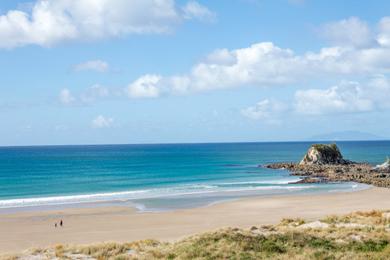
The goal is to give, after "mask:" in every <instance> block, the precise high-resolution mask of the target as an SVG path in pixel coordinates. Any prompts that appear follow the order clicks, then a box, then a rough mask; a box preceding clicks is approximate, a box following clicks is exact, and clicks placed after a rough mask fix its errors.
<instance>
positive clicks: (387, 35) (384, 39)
mask: <svg viewBox="0 0 390 260" xmlns="http://www.w3.org/2000/svg"><path fill="white" fill-rule="evenodd" d="M377 41H378V43H379V44H380V45H382V46H386V47H390V17H383V18H382V19H381V21H380V22H379V34H378V36H377Z"/></svg>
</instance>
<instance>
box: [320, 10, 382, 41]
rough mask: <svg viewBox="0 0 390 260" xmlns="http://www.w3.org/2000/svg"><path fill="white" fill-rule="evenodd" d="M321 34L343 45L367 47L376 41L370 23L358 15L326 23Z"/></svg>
mask: <svg viewBox="0 0 390 260" xmlns="http://www.w3.org/2000/svg"><path fill="white" fill-rule="evenodd" d="M321 35H323V36H324V37H325V38H327V39H328V40H330V41H331V42H332V43H333V44H336V45H341V46H356V47H366V46H370V45H372V44H373V43H374V38H373V36H372V34H371V30H370V28H369V26H368V24H367V23H366V22H364V21H362V20H360V19H359V18H357V17H350V18H348V19H344V20H341V21H337V22H332V23H328V24H325V25H324V26H323V27H322V30H321Z"/></svg>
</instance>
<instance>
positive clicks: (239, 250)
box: [3, 211, 390, 259]
mask: <svg viewBox="0 0 390 260" xmlns="http://www.w3.org/2000/svg"><path fill="white" fill-rule="evenodd" d="M3 258H4V259H52V258H57V259H390V212H384V211H371V212H355V213H352V214H349V215H345V216H329V217H327V218H325V219H322V220H318V221H314V222H305V220H302V219H284V220H282V221H281V222H280V224H278V225H269V226H260V227H252V228H251V229H249V230H243V229H236V228H228V229H222V230H217V231H214V232H208V233H203V234H200V235H196V236H192V237H189V238H186V239H183V240H180V241H178V242H175V243H165V242H159V241H155V240H144V241H137V242H131V243H102V244H95V245H85V246H72V245H57V246H55V247H53V248H46V249H34V250H29V251H27V252H24V253H22V254H20V255H13V256H4V257H3Z"/></svg>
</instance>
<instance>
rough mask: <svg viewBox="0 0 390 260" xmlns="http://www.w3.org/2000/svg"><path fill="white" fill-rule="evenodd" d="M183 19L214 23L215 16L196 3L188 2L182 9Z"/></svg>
mask: <svg viewBox="0 0 390 260" xmlns="http://www.w3.org/2000/svg"><path fill="white" fill-rule="evenodd" d="M182 9H183V13H184V15H183V17H184V18H185V19H194V18H196V19H199V20H201V21H214V20H215V19H216V14H215V13H213V12H211V11H210V10H209V9H208V8H207V7H205V6H203V5H201V4H199V3H198V2H196V1H189V2H188V3H187V4H186V5H185V6H184V7H183V8H182Z"/></svg>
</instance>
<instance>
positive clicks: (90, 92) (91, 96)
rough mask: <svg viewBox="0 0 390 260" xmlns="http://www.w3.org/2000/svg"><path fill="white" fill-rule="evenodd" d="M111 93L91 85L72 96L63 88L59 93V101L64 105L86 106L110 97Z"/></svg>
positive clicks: (102, 87) (97, 85) (106, 89)
mask: <svg viewBox="0 0 390 260" xmlns="http://www.w3.org/2000/svg"><path fill="white" fill-rule="evenodd" d="M111 94H112V93H111V91H110V90H109V89H108V88H106V87H104V86H101V85H99V84H95V85H92V86H91V87H88V88H86V89H85V90H83V91H81V93H76V94H72V92H71V91H70V90H69V89H67V88H64V89H62V90H61V91H60V94H59V100H60V102H61V103H62V104H64V105H69V104H79V105H82V104H88V103H91V102H94V101H97V100H100V99H104V98H107V97H109V96H110V95H111Z"/></svg>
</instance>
